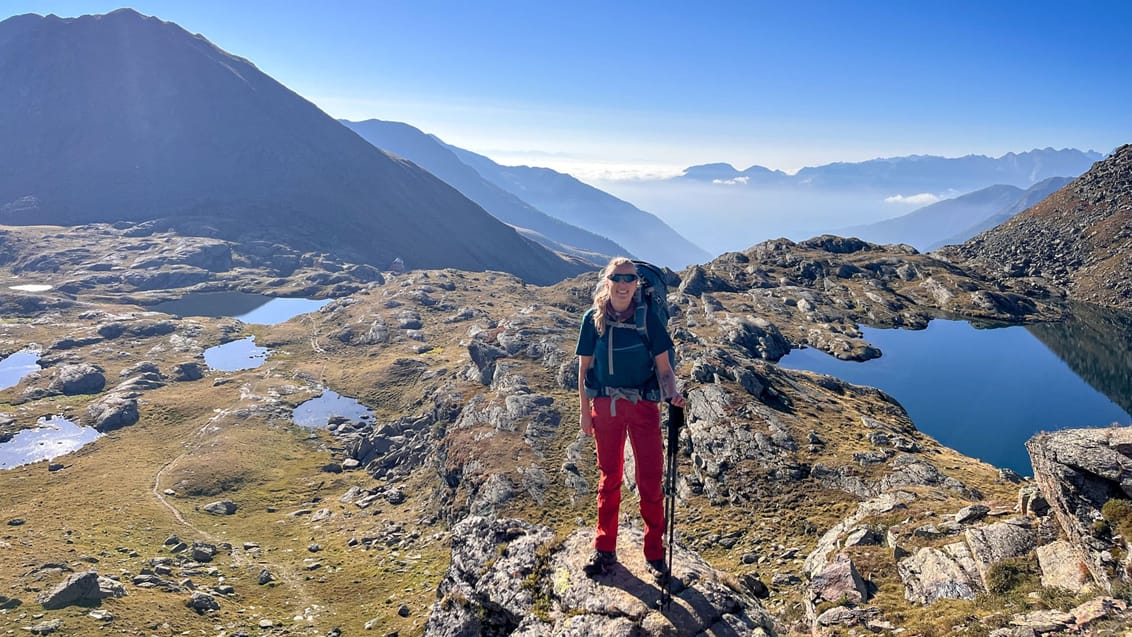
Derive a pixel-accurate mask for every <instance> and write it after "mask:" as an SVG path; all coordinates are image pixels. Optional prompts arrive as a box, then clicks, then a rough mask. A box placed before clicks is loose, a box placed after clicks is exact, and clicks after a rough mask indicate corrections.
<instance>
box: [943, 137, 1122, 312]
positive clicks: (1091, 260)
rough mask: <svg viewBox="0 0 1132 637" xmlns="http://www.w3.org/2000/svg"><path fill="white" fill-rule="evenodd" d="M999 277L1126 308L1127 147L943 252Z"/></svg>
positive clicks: (1076, 297) (1080, 298) (1078, 298)
mask: <svg viewBox="0 0 1132 637" xmlns="http://www.w3.org/2000/svg"><path fill="white" fill-rule="evenodd" d="M945 250H946V251H947V252H946V254H947V255H948V256H949V258H951V259H952V260H954V261H966V262H968V263H969V264H971V265H975V266H979V267H982V268H985V269H986V270H987V271H988V272H990V273H993V274H995V275H997V276H1005V277H1042V278H1044V279H1047V280H1050V281H1052V282H1054V283H1056V284H1058V285H1059V286H1061V287H1063V288H1064V289H1065V290H1066V291H1067V292H1068V294H1069V296H1070V297H1071V298H1074V299H1077V300H1080V301H1088V302H1091V303H1098V304H1101V305H1109V306H1113V307H1118V308H1123V309H1129V308H1132V145H1125V146H1121V147H1120V148H1118V149H1117V150H1116V151H1114V152H1113V154H1112V155H1111V156H1109V157H1108V158H1107V159H1105V160H1104V161H1100V162H1097V163H1096V164H1095V165H1094V166H1093V167H1092V168H1091V169H1090V170H1089V171H1088V172H1087V173H1085V174H1084V175H1081V176H1080V177H1079V178H1077V179H1075V180H1074V181H1073V182H1072V183H1070V184H1069V185H1068V186H1066V187H1064V188H1062V189H1061V190H1059V191H1057V192H1056V193H1054V194H1053V195H1050V196H1049V197H1047V198H1046V199H1044V200H1042V201H1041V202H1040V203H1039V204H1038V205H1036V206H1033V207H1032V208H1030V209H1029V210H1027V211H1025V212H1023V213H1021V214H1018V215H1015V216H1014V217H1013V218H1011V219H1010V220H1009V221H1007V222H1006V223H1004V224H1002V225H1000V226H998V227H996V228H994V229H992V230H988V231H987V232H984V233H983V234H980V235H979V236H977V237H975V238H974V239H971V240H970V241H968V242H967V243H964V244H963V245H961V246H956V247H954V248H945Z"/></svg>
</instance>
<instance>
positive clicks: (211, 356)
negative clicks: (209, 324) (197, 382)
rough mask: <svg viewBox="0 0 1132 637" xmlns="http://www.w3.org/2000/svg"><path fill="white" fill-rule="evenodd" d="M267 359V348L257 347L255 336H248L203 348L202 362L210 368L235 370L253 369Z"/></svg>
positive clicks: (226, 370) (225, 370)
mask: <svg viewBox="0 0 1132 637" xmlns="http://www.w3.org/2000/svg"><path fill="white" fill-rule="evenodd" d="M265 360H267V348H266V347H257V346H256V344H255V337H254V336H248V337H246V338H241V339H238V340H235V341H229V342H227V343H224V344H223V345H216V346H214V347H210V348H208V349H206V350H204V362H205V363H206V364H207V365H208V366H209V368H211V369H215V370H217V371H221V372H236V371H240V370H242V369H255V368H257V367H259V366H260V365H263V363H264V361H265Z"/></svg>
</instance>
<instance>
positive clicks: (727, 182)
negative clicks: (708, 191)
mask: <svg viewBox="0 0 1132 637" xmlns="http://www.w3.org/2000/svg"><path fill="white" fill-rule="evenodd" d="M750 180H751V178H750V177H736V178H735V179H712V180H711V183H713V184H722V185H724V186H746V185H747V182H748V181H750Z"/></svg>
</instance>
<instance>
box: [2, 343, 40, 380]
mask: <svg viewBox="0 0 1132 637" xmlns="http://www.w3.org/2000/svg"><path fill="white" fill-rule="evenodd" d="M38 370H39V352H36V351H33V350H30V349H22V350H20V351H18V352H15V353H13V354H11V355H9V356H5V357H4V360H0V389H7V388H9V387H15V386H16V385H18V384H19V382H20V379H21V378H23V377H24V376H27V375H28V374H30V373H32V372H34V371H38Z"/></svg>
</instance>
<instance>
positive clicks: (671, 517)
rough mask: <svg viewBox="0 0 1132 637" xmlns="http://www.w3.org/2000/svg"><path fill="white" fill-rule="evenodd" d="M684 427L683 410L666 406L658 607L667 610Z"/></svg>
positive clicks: (669, 600) (669, 602)
mask: <svg viewBox="0 0 1132 637" xmlns="http://www.w3.org/2000/svg"><path fill="white" fill-rule="evenodd" d="M683 426H684V408H683V407H677V406H675V405H673V404H671V403H669V404H668V445H667V449H666V450H665V457H664V460H665V467H664V524H665V527H666V528H665V531H666V534H667V535H668V541H667V542H666V543H665V546H664V553H665V562H666V565H667V568H666V569H665V572H664V579H663V581H662V584H661V589H662V590H661V593H660V605H661V606H662V607H663V608H664V610H666V611H667V610H668V608H669V606H671V604H672V590H671V583H672V582H671V580H672V553H673V549H674V547H675V544H674V542H675V541H676V446H677V444H678V443H679V440H680V428H681V427H683Z"/></svg>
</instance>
